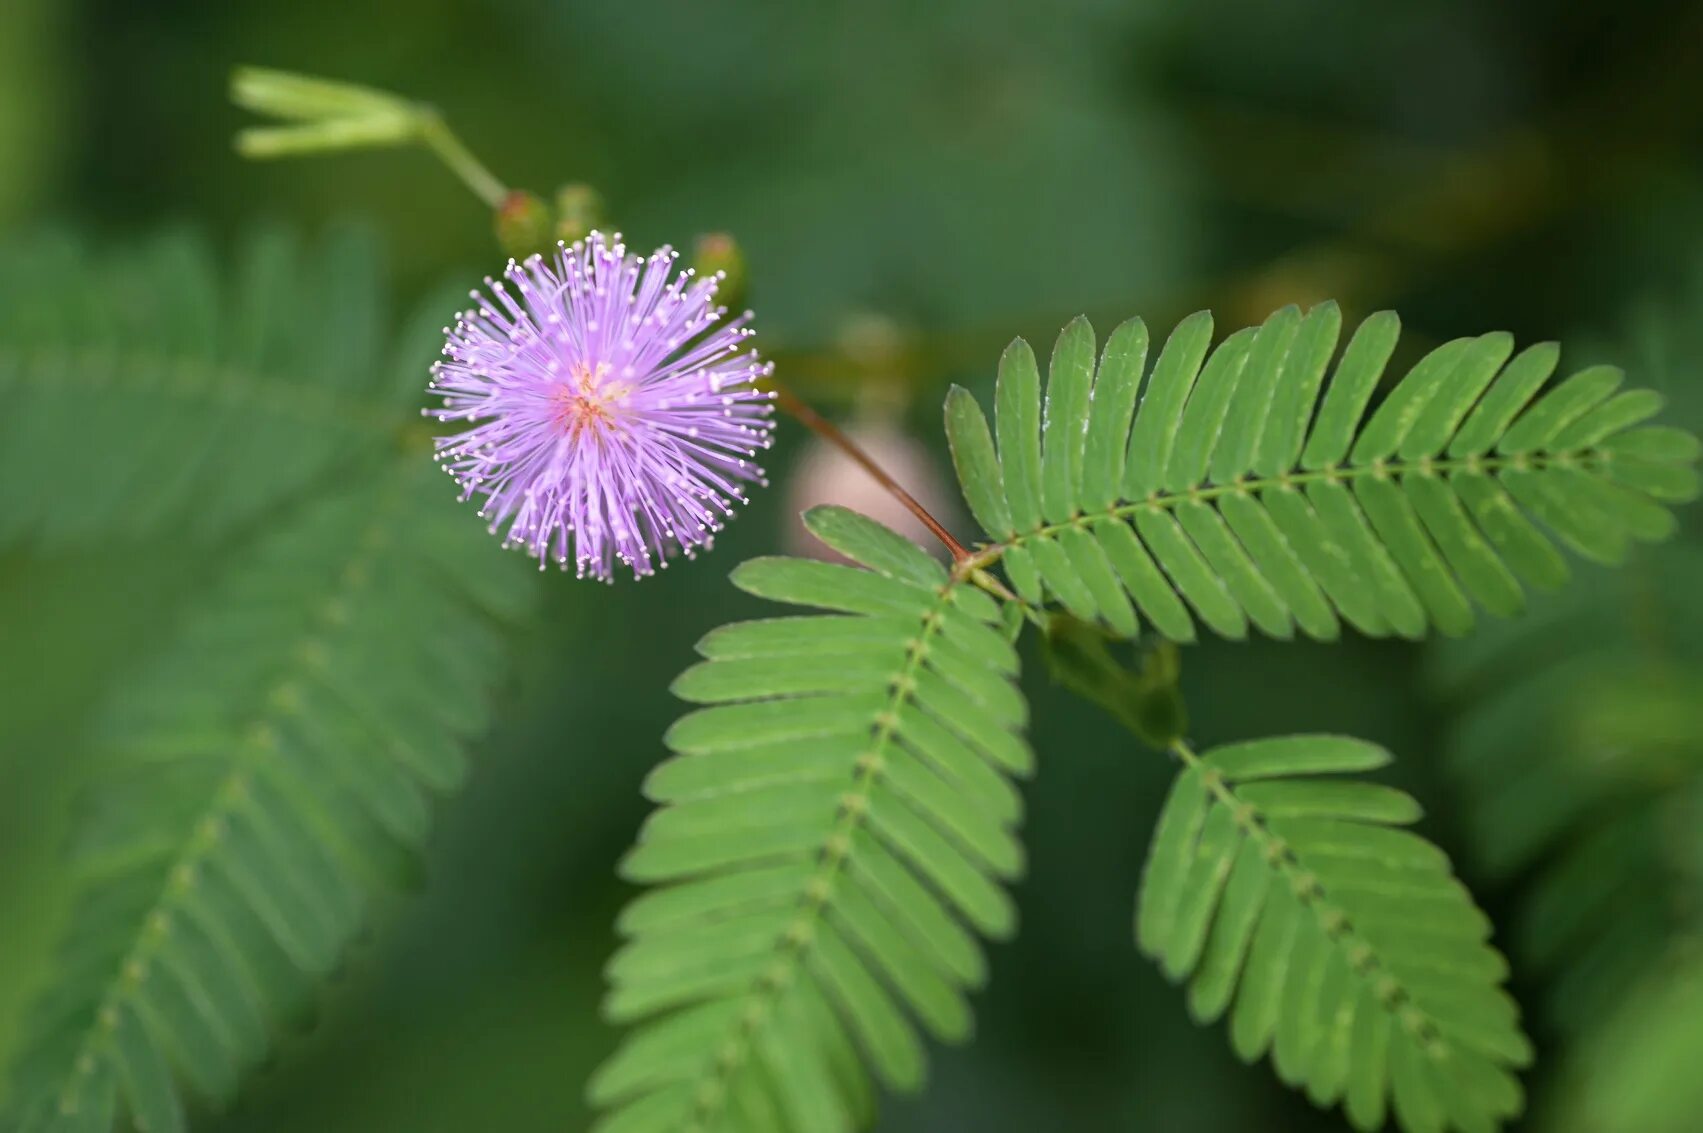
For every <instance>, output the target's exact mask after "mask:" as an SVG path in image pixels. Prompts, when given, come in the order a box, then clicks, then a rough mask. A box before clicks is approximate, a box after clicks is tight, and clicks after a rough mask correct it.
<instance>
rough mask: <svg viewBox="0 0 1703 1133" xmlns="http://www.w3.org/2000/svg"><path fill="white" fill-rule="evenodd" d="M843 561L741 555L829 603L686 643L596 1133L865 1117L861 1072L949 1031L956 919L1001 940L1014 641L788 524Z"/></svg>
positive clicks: (782, 587)
mask: <svg viewBox="0 0 1703 1133" xmlns="http://www.w3.org/2000/svg"><path fill="white" fill-rule="evenodd" d="M807 523H808V524H809V526H810V529H811V530H812V531H813V532H814V533H815V534H816V536H817V537H818V538H820V539H821V540H822V541H823V542H825V543H826V544H827V545H828V546H830V547H832V548H833V549H835V550H837V551H839V552H840V553H842V554H844V555H846V556H847V557H849V558H851V559H853V560H854V561H856V562H859V563H861V564H863V566H864V567H866V568H868V569H858V568H854V567H848V566H838V565H831V564H827V563H819V562H809V561H804V560H796V559H757V560H754V561H752V562H748V563H746V564H744V565H743V566H741V567H740V568H739V569H738V570H736V571H735V572H734V574H733V579H734V582H735V583H736V584H737V585H738V586H740V587H741V588H742V589H744V590H747V591H749V592H751V593H753V594H756V595H758V596H760V597H764V598H770V599H773V600H776V601H781V602H788V603H792V604H795V605H803V606H810V607H816V608H819V609H824V610H829V611H833V612H832V613H830V614H826V615H811V616H795V617H783V618H774V619H768V620H761V621H751V622H743V623H739V624H736V625H731V626H727V627H725V628H723V629H720V630H717V631H715V632H714V633H711V634H710V635H709V636H708V637H706V638H705V639H704V640H703V642H702V643H701V644H700V646H699V651H700V652H701V653H702V654H703V655H704V656H705V657H706V658H707V660H705V661H704V662H702V663H700V664H698V665H696V666H694V667H693V668H691V669H689V670H687V671H686V672H685V673H684V674H683V675H682V676H681V677H680V679H679V680H678V681H677V682H676V684H675V692H676V693H677V694H678V695H680V696H681V697H683V698H684V699H686V700H688V701H693V702H696V703H700V704H705V705H708V706H709V707H705V708H702V709H700V710H698V711H696V712H693V713H691V714H689V715H687V716H686V717H684V718H683V719H681V720H680V721H679V722H678V723H676V724H675V725H674V727H673V728H672V729H671V730H670V731H669V733H668V737H667V739H668V743H669V746H670V747H672V748H673V749H674V750H675V751H676V752H677V753H678V755H677V757H676V758H674V759H672V760H670V761H669V762H666V763H664V764H662V765H661V766H660V767H658V768H657V770H656V771H655V772H654V773H653V774H652V775H651V777H650V778H649V780H648V781H647V783H646V790H647V792H648V794H649V795H650V796H651V797H652V798H653V799H655V800H656V801H657V802H659V803H661V804H662V807H661V809H659V810H658V811H657V812H656V813H655V814H653V815H652V817H651V818H650V820H649V821H648V822H647V823H646V825H645V827H644V830H643V831H642V833H641V835H640V838H639V843H638V845H637V847H636V848H635V849H634V850H633V851H632V853H631V855H630V856H629V857H628V858H627V859H626V861H625V863H624V865H623V872H624V873H625V875H626V876H627V877H629V878H632V879H633V880H636V881H641V882H646V883H654V884H658V885H660V886H661V888H657V889H654V890H652V891H651V892H649V893H647V894H645V895H643V896H641V897H639V898H638V899H637V900H636V901H634V902H633V903H632V904H631V905H630V906H629V907H628V908H627V909H626V911H625V912H624V913H623V914H622V917H621V920H620V929H621V931H622V933H623V934H624V935H625V936H626V937H627V938H628V940H627V943H626V944H625V945H624V946H623V947H622V948H621V949H620V951H619V952H617V954H616V955H615V956H614V958H613V959H612V960H611V961H610V964H609V969H608V974H609V977H610V980H611V982H612V984H613V987H612V990H611V992H610V995H609V998H608V1001H607V1005H606V1010H607V1012H608V1014H609V1015H610V1016H611V1017H612V1018H614V1019H616V1020H619V1021H630V1020H643V1022H642V1024H641V1025H640V1026H639V1028H638V1029H637V1030H636V1031H635V1032H634V1033H633V1034H632V1035H631V1036H630V1037H629V1038H628V1039H627V1040H626V1042H625V1043H624V1045H623V1046H622V1047H621V1049H620V1050H619V1051H618V1052H617V1053H616V1054H615V1055H614V1056H613V1057H612V1058H611V1059H610V1060H609V1061H608V1062H607V1063H605V1064H604V1066H603V1067H602V1068H601V1069H600V1070H599V1071H598V1073H597V1075H596V1076H595V1077H594V1079H593V1081H592V1084H591V1096H592V1098H593V1100H594V1101H595V1102H596V1103H597V1104H599V1105H602V1106H608V1107H613V1108H612V1109H611V1110H610V1112H609V1114H608V1116H607V1117H606V1118H605V1119H604V1121H603V1123H602V1124H601V1125H600V1126H599V1127H598V1128H599V1129H600V1130H602V1131H603V1133H640V1131H650V1130H676V1129H678V1130H685V1129H698V1130H711V1129H721V1130H730V1131H731V1130H739V1131H741V1133H745V1131H756V1130H800V1131H807V1133H818V1131H822V1133H827V1131H833V1130H845V1129H850V1128H853V1127H855V1126H858V1125H861V1124H863V1123H864V1120H865V1119H866V1118H867V1116H868V1114H869V1112H870V1108H871V1105H872V1093H871V1086H870V1081H869V1076H868V1072H867V1070H866V1069H865V1067H866V1065H867V1066H871V1067H873V1069H874V1072H875V1075H876V1077H878V1078H879V1079H880V1080H881V1081H882V1082H884V1083H885V1084H886V1085H888V1086H890V1087H892V1088H895V1089H900V1090H905V1089H911V1088H914V1087H916V1086H917V1085H918V1084H919V1083H920V1082H921V1080H922V1078H923V1073H924V1052H923V1046H922V1044H921V1042H920V1040H919V1038H918V1036H917V1033H916V1030H915V1027H914V1025H913V1022H912V1020H913V1019H914V1020H915V1021H917V1022H920V1023H921V1025H922V1026H923V1028H925V1029H926V1030H927V1031H928V1032H929V1033H931V1034H933V1035H934V1036H935V1037H937V1038H939V1039H942V1040H945V1041H955V1040H959V1039H962V1038H964V1037H965V1036H966V1035H967V1034H968V1033H969V1030H970V1025H971V1024H970V1011H969V1008H968V1006H967V1004H966V1002H965V998H964V992H965V990H966V989H968V988H971V987H975V986H977V985H979V984H980V982H981V981H982V979H983V975H984V967H985V965H984V960H983V957H982V952H981V949H980V947H979V946H978V944H977V943H976V939H975V936H974V935H973V934H972V933H971V932H970V931H969V929H970V928H974V929H976V930H979V931H980V932H982V933H984V934H987V935H989V936H993V937H1002V936H1005V935H1006V934H1008V933H1009V932H1011V930H1012V928H1013V922H1014V912H1013V907H1012V904H1011V901H1010V899H1009V898H1008V897H1007V895H1006V894H1005V892H1004V891H1003V890H1002V889H1001V888H1000V887H999V885H998V884H996V881H995V879H997V878H1009V877H1012V876H1014V875H1016V874H1017V873H1018V872H1019V871H1020V870H1021V869H1022V865H1023V857H1022V851H1021V848H1020V846H1019V845H1018V843H1017V841H1016V840H1015V838H1014V837H1013V834H1012V828H1013V826H1014V824H1015V823H1016V822H1017V820H1018V817H1019V807H1020V804H1019V798H1018V795H1017V794H1016V792H1015V790H1014V789H1013V787H1012V786H1011V782H1010V779H1009V776H1011V775H1014V774H1024V773H1026V772H1028V771H1029V769H1030V763H1031V756H1030V754H1029V751H1028V748H1027V747H1026V746H1025V745H1024V743H1023V741H1022V740H1021V739H1020V738H1019V735H1018V733H1019V731H1020V730H1021V729H1022V727H1023V726H1024V724H1025V720H1026V714H1027V713H1026V707H1025V705H1024V702H1023V700H1022V699H1021V698H1020V696H1019V695H1018V693H1017V691H1016V690H1015V688H1014V687H1013V685H1012V680H1013V678H1014V676H1015V674H1016V671H1017V656H1016V653H1015V652H1014V651H1013V650H1012V648H1011V646H1010V645H1009V644H1008V643H1007V641H1006V640H1005V638H1004V637H1003V636H1002V635H1001V634H1000V632H999V630H998V628H997V627H998V626H999V624H1000V612H999V610H998V609H997V607H996V606H995V604H994V603H993V601H992V600H990V599H989V598H988V597H987V596H986V595H985V594H983V593H981V592H980V591H979V590H976V589H973V588H972V587H970V586H968V585H966V584H964V583H963V582H961V581H960V580H959V579H957V578H956V577H953V576H948V574H947V572H946V571H945V570H943V569H942V568H941V566H940V565H939V564H938V563H936V562H935V561H934V560H933V559H931V558H930V557H929V556H928V555H927V554H925V553H924V552H923V551H922V550H921V549H919V548H918V547H916V546H914V545H913V544H911V543H910V542H908V541H907V540H905V539H903V538H901V537H900V536H898V535H896V534H894V533H893V532H891V531H889V530H887V529H886V528H884V527H882V526H880V525H879V524H876V523H874V522H873V521H871V520H868V519H865V518H863V517H861V516H858V515H856V514H855V513H852V512H849V511H845V510H843V509H838V508H818V509H816V510H813V511H812V512H810V513H809V514H808V515H807Z"/></svg>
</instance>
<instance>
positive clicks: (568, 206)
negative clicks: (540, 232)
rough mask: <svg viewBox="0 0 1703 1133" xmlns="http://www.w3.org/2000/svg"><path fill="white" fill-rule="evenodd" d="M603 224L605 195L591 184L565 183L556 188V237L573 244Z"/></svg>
mask: <svg viewBox="0 0 1703 1133" xmlns="http://www.w3.org/2000/svg"><path fill="white" fill-rule="evenodd" d="M602 226H603V196H602V194H600V193H599V192H598V191H597V190H596V189H593V188H592V187H591V186H590V185H581V184H573V185H563V186H562V187H561V188H560V189H557V190H556V239H558V240H566V241H567V242H568V243H570V244H572V243H574V242H576V241H579V240H584V239H585V238H586V236H587V235H589V234H590V232H591V230H592V229H593V228H600V227H602Z"/></svg>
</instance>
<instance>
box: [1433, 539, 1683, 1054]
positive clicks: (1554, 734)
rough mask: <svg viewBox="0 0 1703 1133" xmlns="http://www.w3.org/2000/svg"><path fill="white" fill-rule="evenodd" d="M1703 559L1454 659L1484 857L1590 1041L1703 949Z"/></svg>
mask: <svg viewBox="0 0 1703 1133" xmlns="http://www.w3.org/2000/svg"><path fill="white" fill-rule="evenodd" d="M1700 577H1703V554H1699V552H1698V551H1697V549H1696V548H1695V547H1694V546H1691V545H1689V544H1681V545H1676V546H1672V547H1663V548H1658V549H1655V550H1653V551H1650V552H1647V553H1645V554H1644V555H1642V556H1640V558H1639V559H1638V561H1637V562H1635V563H1633V564H1631V565H1630V566H1628V567H1627V568H1626V569H1625V570H1623V571H1620V572H1618V573H1616V574H1614V575H1612V576H1603V577H1598V578H1594V579H1592V584H1591V585H1590V586H1589V587H1579V588H1577V589H1576V590H1572V591H1569V592H1568V593H1567V594H1565V595H1562V596H1560V597H1559V598H1557V599H1556V600H1553V601H1550V602H1547V603H1544V604H1543V605H1542V606H1540V607H1539V608H1537V609H1534V610H1533V611H1532V612H1531V614H1530V615H1529V616H1528V617H1526V618H1525V619H1523V620H1521V621H1519V622H1517V623H1513V624H1510V625H1505V626H1496V627H1494V630H1493V631H1490V630H1488V629H1487V631H1485V632H1482V633H1480V634H1478V635H1475V636H1474V637H1473V638H1472V639H1471V640H1469V641H1466V642H1462V643H1460V644H1459V645H1457V646H1455V647H1454V648H1451V649H1449V650H1446V651H1443V652H1442V653H1441V654H1440V655H1439V657H1438V659H1437V664H1436V669H1437V675H1438V680H1439V683H1440V684H1441V686H1442V689H1443V691H1444V693H1445V695H1446V696H1447V697H1448V700H1449V702H1450V707H1451V708H1452V710H1453V711H1454V712H1455V713H1456V720H1457V722H1456V724H1455V726H1454V729H1453V734H1452V737H1451V743H1450V753H1449V754H1450V766H1451V767H1452V769H1453V770H1454V771H1455V773H1456V774H1457V775H1458V776H1459V777H1460V779H1461V781H1462V783H1463V785H1464V786H1465V787H1466V788H1467V790H1466V792H1465V794H1466V799H1467V802H1468V810H1467V815H1468V819H1469V829H1470V832H1471V835H1472V844H1473V850H1474V857H1475V859H1476V860H1477V862H1478V863H1479V865H1480V868H1482V869H1483V870H1484V871H1485V872H1486V874H1488V876H1489V877H1491V878H1492V879H1493V880H1495V881H1498V882H1501V883H1504V884H1518V885H1520V886H1521V888H1522V891H1523V893H1524V897H1523V901H1522V906H1521V909H1522V912H1521V915H1520V918H1519V920H1518V921H1516V923H1515V925H1514V928H1515V939H1516V940H1517V941H1518V943H1519V947H1520V951H1521V953H1522V955H1523V956H1524V958H1525V959H1526V960H1527V962H1528V963H1530V964H1531V965H1532V966H1533V968H1534V969H1535V970H1536V971H1537V972H1539V973H1541V974H1543V975H1545V976H1546V977H1547V980H1548V984H1549V987H1550V993H1549V1003H1548V1007H1549V1012H1550V1017H1551V1019H1552V1020H1553V1021H1554V1022H1555V1023H1557V1024H1558V1025H1560V1026H1561V1027H1563V1028H1565V1029H1566V1030H1568V1031H1583V1030H1585V1029H1587V1028H1589V1027H1591V1026H1593V1025H1595V1024H1596V1023H1597V1022H1599V1021H1600V1020H1601V1019H1603V1018H1604V1017H1605V1016H1606V1015H1607V1014H1609V1013H1611V1012H1612V1011H1613V1010H1614V1009H1615V1007H1616V1006H1618V1005H1619V1004H1620V1003H1621V1002H1622V1001H1623V1000H1624V998H1625V997H1626V995H1627V994H1628V993H1629V991H1630V990H1631V988H1632V986H1633V985H1634V984H1635V983H1636V982H1638V981H1639V980H1641V979H1643V978H1645V977H1646V976H1647V975H1649V974H1650V973H1651V972H1653V971H1656V970H1659V969H1660V968H1661V966H1662V965H1663V964H1664V963H1665V961H1666V959H1667V958H1668V957H1670V956H1671V955H1673V954H1675V953H1678V952H1680V951H1683V950H1685V949H1686V948H1688V947H1693V946H1695V942H1696V940H1697V938H1698V934H1699V933H1700V932H1703V906H1700V904H1699V879H1700V878H1703V871H1700V863H1703V834H1699V833H1698V831H1699V830H1700V829H1703V825H1700V823H1699V817H1698V809H1697V808H1698V799H1699V797H1703V796H1700V795H1699V792H1703V727H1700V725H1699V717H1698V713H1697V704H1698V700H1699V697H1700V696H1703V646H1700V643H1703V605H1700V604H1699V603H1698V601H1697V598H1696V586H1697V580H1698V579H1699V578H1700Z"/></svg>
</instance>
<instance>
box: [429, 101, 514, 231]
mask: <svg viewBox="0 0 1703 1133" xmlns="http://www.w3.org/2000/svg"><path fill="white" fill-rule="evenodd" d="M420 140H421V141H423V142H425V143H426V146H427V147H428V148H429V149H430V150H431V151H432V152H433V153H435V154H437V155H438V160H440V161H442V162H443V163H444V164H445V165H446V166H448V167H449V170H450V172H452V173H454V174H455V175H456V176H457V177H459V178H461V181H462V184H464V185H466V186H467V187H468V188H469V189H471V190H473V193H474V195H475V196H477V197H478V198H479V199H480V200H482V201H484V202H485V203H486V204H487V205H489V206H490V207H491V208H493V209H494V208H497V207H498V206H499V205H501V204H502V203H503V201H504V199H505V198H507V197H508V195H509V189H508V186H507V185H504V184H503V183H502V182H501V181H500V180H498V179H497V175H496V174H494V173H492V172H491V171H490V170H489V169H487V168H486V167H485V163H484V162H482V161H480V160H479V159H478V158H476V157H474V156H473V151H472V150H470V149H468V148H467V146H466V145H465V144H463V143H462V141H461V139H460V138H458V137H456V136H455V131H453V130H451V129H450V128H449V125H448V124H447V123H446V122H444V120H443V116H442V115H440V114H439V113H438V112H437V111H435V110H429V109H427V110H421V111H420Z"/></svg>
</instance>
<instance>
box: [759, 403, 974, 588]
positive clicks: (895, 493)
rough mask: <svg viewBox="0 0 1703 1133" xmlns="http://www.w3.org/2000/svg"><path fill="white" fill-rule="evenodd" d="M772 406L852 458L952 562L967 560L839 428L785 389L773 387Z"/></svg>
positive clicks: (913, 499) (925, 511)
mask: <svg viewBox="0 0 1703 1133" xmlns="http://www.w3.org/2000/svg"><path fill="white" fill-rule="evenodd" d="M775 403H776V404H777V405H779V406H780V407H781V408H782V409H784V410H785V411H786V412H788V413H790V414H791V415H792V416H793V417H795V418H797V419H798V422H799V424H801V425H803V426H804V427H805V428H806V429H809V430H810V431H811V432H812V433H815V434H816V435H817V436H819V437H821V438H822V439H823V440H825V441H827V442H828V443H829V444H831V445H833V446H834V447H835V448H837V449H839V450H840V451H841V452H843V453H845V454H846V455H847V456H849V457H851V458H852V460H853V461H855V462H856V463H857V466H858V467H859V468H861V469H863V470H864V471H865V472H867V473H869V475H870V476H872V477H874V479H875V482H876V483H877V484H880V485H881V486H882V487H883V488H885V489H886V490H887V492H888V494H889V495H891V496H892V497H893V498H894V499H896V500H898V501H899V502H900V503H901V504H904V505H905V508H906V509H907V510H908V511H909V512H910V513H911V514H912V515H914V516H916V517H917V519H918V520H920V521H921V523H922V525H923V526H924V527H926V528H928V529H929V531H930V532H932V533H933V535H934V537H935V538H936V539H939V540H940V541H941V542H942V543H944V544H945V545H946V549H947V550H948V551H951V552H952V561H953V562H955V563H962V562H967V561H968V560H969V559H970V557H971V555H970V552H969V551H967V550H965V549H964V545H963V544H962V543H960V542H958V540H956V539H954V538H952V533H951V532H950V531H948V530H946V528H945V527H942V526H941V524H940V521H939V520H938V519H936V518H934V516H932V515H930V514H929V513H928V509H927V508H925V507H923V506H922V505H921V504H920V503H918V502H917V500H916V497H915V496H913V495H911V494H910V493H909V492H907V491H905V490H904V489H903V488H901V487H900V486H899V482H898V481H897V480H895V479H893V478H892V477H891V476H889V475H887V473H886V471H885V470H883V469H882V467H881V466H880V465H879V464H876V463H875V461H874V460H872V459H871V458H870V456H869V454H868V453H866V452H864V451H863V450H862V449H861V448H859V447H858V446H857V442H856V441H854V440H852V439H851V438H850V437H848V436H846V435H845V434H844V433H843V432H841V431H840V428H839V426H837V425H835V424H834V423H833V422H832V421H829V420H828V419H827V418H826V417H823V416H822V415H821V414H820V413H818V412H816V411H815V410H814V409H812V408H810V406H808V405H806V404H804V402H802V401H800V400H799V399H798V398H797V397H795V396H794V395H793V394H792V392H791V391H790V390H788V389H787V388H786V387H785V386H780V385H777V386H775Z"/></svg>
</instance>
